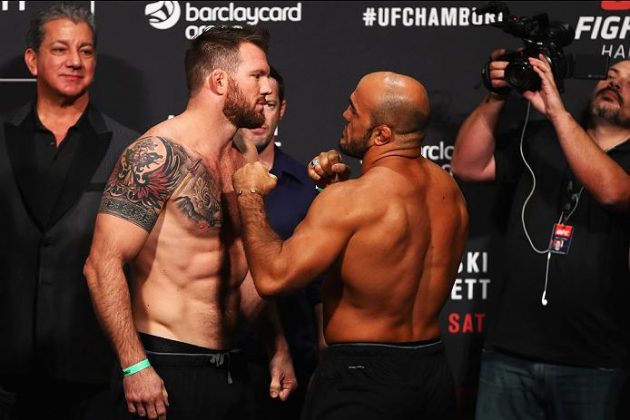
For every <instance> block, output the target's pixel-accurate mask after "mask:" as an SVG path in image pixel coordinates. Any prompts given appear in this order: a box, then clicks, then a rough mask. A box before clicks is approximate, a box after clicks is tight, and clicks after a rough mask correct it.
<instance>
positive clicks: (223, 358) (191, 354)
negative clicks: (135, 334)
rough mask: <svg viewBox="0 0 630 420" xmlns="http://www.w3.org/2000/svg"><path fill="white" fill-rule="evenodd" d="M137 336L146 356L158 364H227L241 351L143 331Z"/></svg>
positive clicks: (232, 361)
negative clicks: (216, 347)
mask: <svg viewBox="0 0 630 420" xmlns="http://www.w3.org/2000/svg"><path fill="white" fill-rule="evenodd" d="M139 336H140V341H142V344H143V345H144V349H145V351H146V353H147V356H148V357H149V359H150V360H151V362H155V364H156V365H158V366H208V365H212V366H215V367H221V366H224V365H228V366H229V365H230V364H231V363H234V361H235V358H236V359H239V357H238V356H239V355H240V352H241V351H240V349H231V350H213V349H208V348H205V347H199V346H195V345H193V344H189V343H185V342H183V341H176V340H171V339H168V338H164V337H157V336H154V335H150V334H145V333H139Z"/></svg>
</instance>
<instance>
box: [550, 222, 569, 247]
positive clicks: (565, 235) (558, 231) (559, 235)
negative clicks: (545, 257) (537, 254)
mask: <svg viewBox="0 0 630 420" xmlns="http://www.w3.org/2000/svg"><path fill="white" fill-rule="evenodd" d="M572 237H573V226H571V225H562V224H560V223H556V224H555V225H553V231H552V232H551V241H550V242H549V252H553V253H554V254H562V255H566V254H568V253H569V246H570V245H571V238H572Z"/></svg>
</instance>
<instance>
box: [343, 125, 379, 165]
mask: <svg viewBox="0 0 630 420" xmlns="http://www.w3.org/2000/svg"><path fill="white" fill-rule="evenodd" d="M371 135H372V129H369V130H368V131H367V133H365V135H364V136H363V138H362V139H361V141H360V142H359V143H352V142H346V144H345V145H343V144H341V142H339V149H341V151H342V152H343V153H344V154H346V155H348V156H352V157H354V158H357V159H363V156H365V153H366V152H367V151H368V149H369V148H370V146H368V144H369V142H370V137H371Z"/></svg>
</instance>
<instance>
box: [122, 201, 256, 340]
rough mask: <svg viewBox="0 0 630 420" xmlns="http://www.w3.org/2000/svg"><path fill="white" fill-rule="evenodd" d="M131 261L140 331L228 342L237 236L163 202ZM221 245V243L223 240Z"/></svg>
mask: <svg viewBox="0 0 630 420" xmlns="http://www.w3.org/2000/svg"><path fill="white" fill-rule="evenodd" d="M166 207H167V208H166V211H164V212H163V214H162V215H161V216H160V218H159V219H158V221H157V223H156V225H155V227H154V229H153V230H152V232H151V234H150V235H149V238H148V239H147V242H146V244H145V246H144V248H143V250H142V251H141V253H140V254H139V255H138V256H137V257H136V259H135V261H134V264H133V266H132V267H133V272H134V276H133V277H134V280H133V283H132V287H131V293H132V302H133V317H134V322H135V325H136V329H137V330H138V331H140V332H143V333H147V334H151V335H156V336H159V337H164V338H168V339H172V340H177V341H182V342H185V343H189V344H194V345H197V346H201V347H206V348H211V349H216V350H221V349H228V348H231V347H232V346H233V342H232V336H233V332H234V329H235V327H236V323H237V321H238V313H239V304H240V294H239V287H240V285H241V283H242V282H243V279H244V278H245V274H246V272H247V264H246V260H245V254H244V251H243V247H242V243H241V241H240V239H238V240H233V241H226V238H225V234H221V235H220V233H221V232H220V231H221V229H225V226H224V227H223V228H216V227H214V228H213V227H205V228H203V229H202V228H200V227H199V226H197V225H195V224H193V223H190V222H189V221H188V220H186V219H185V218H184V217H183V216H182V215H181V214H180V213H179V212H177V211H176V210H175V208H174V207H173V206H172V201H171V202H169V203H167V206H166ZM225 244H227V248H226V245H225Z"/></svg>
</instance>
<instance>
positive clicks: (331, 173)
mask: <svg viewBox="0 0 630 420" xmlns="http://www.w3.org/2000/svg"><path fill="white" fill-rule="evenodd" d="M307 172H308V176H309V177H310V178H311V179H312V180H313V181H314V182H315V183H316V184H317V186H318V187H320V188H324V187H326V186H327V185H330V184H334V183H335V182H340V181H345V180H346V179H348V178H349V177H350V167H349V166H348V165H346V164H345V163H343V160H342V158H341V155H340V154H339V152H338V151H336V150H335V149H332V150H329V151H327V152H322V153H320V154H319V155H317V156H316V157H315V158H313V159H312V160H311V161H310V162H309V164H308V169H307Z"/></svg>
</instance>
